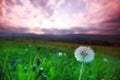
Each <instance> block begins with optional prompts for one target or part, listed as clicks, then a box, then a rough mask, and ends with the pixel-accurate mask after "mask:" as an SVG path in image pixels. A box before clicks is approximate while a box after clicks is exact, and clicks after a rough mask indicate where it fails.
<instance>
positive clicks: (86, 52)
mask: <svg viewBox="0 0 120 80" xmlns="http://www.w3.org/2000/svg"><path fill="white" fill-rule="evenodd" d="M94 55H95V54H94V51H93V50H92V49H91V48H90V47H85V46H80V47H78V48H77V49H76V50H75V53H74V56H75V58H76V60H77V61H79V62H82V65H81V68H80V75H79V80H81V78H82V72H83V67H84V63H88V62H91V61H92V60H93V59H94Z"/></svg>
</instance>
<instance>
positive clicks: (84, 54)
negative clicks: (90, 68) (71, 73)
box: [74, 46, 95, 63]
mask: <svg viewBox="0 0 120 80" xmlns="http://www.w3.org/2000/svg"><path fill="white" fill-rule="evenodd" d="M74 55H75V58H76V60H77V61H79V62H86V63H87V62H91V61H92V60H93V59H94V55H95V54H94V51H93V50H92V49H91V48H90V47H85V46H80V47H78V48H77V49H76V50H75V53H74Z"/></svg>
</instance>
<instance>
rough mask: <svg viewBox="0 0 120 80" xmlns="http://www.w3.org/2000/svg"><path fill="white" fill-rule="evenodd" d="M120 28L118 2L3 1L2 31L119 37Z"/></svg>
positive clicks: (102, 0) (0, 16)
mask: <svg viewBox="0 0 120 80" xmlns="http://www.w3.org/2000/svg"><path fill="white" fill-rule="evenodd" d="M5 24H7V26H6V25H5ZM1 26H2V27H1ZM119 26H120V3H119V2H118V0H69V1H67V0H0V29H1V31H2V30H3V31H7V30H8V31H14V32H15V31H17V30H18V32H33V33H49V34H50V33H54V34H69V33H75V34H76V33H87V34H89V33H90V34H96V33H97V34H101V33H103V34H119V32H120V27H119ZM7 28H8V29H7ZM10 28H11V29H10ZM115 29H116V31H115Z"/></svg>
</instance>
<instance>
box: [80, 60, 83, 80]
mask: <svg viewBox="0 0 120 80" xmlns="http://www.w3.org/2000/svg"><path fill="white" fill-rule="evenodd" d="M83 65H84V62H82V65H81V68H80V75H79V80H81V78H82V71H83Z"/></svg>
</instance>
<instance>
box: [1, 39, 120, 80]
mask: <svg viewBox="0 0 120 80" xmlns="http://www.w3.org/2000/svg"><path fill="white" fill-rule="evenodd" d="M77 46H79V44H68V43H57V42H44V41H38V42H32V41H30V40H21V41H19V40H16V41H7V40H5V41H0V80H78V77H79V70H80V67H81V63H80V62H77V61H76V60H75V58H74V49H75V48H76V47H77ZM91 47H92V48H93V49H94V50H95V53H96V56H95V59H94V60H93V61H92V62H91V63H87V64H85V65H84V69H83V75H82V80H120V65H119V64H120V59H119V58H118V56H117V57H116V56H115V55H118V54H119V51H120V48H119V47H116V48H115V47H105V46H91ZM59 52H62V53H63V55H62V56H59V55H58V53H59ZM109 52H110V53H112V54H109ZM114 54H115V55H114ZM113 55H114V56H113Z"/></svg>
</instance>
